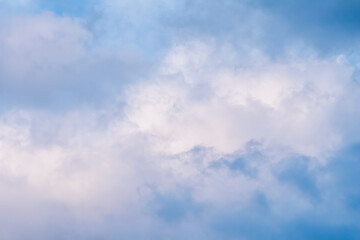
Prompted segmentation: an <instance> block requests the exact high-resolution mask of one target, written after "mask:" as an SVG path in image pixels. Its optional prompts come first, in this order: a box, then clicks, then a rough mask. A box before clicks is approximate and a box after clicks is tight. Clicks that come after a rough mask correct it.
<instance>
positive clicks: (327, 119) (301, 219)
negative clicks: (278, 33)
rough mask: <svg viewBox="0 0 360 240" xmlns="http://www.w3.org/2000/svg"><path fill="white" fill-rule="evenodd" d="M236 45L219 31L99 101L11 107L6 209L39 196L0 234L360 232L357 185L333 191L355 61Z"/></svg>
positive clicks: (3, 143)
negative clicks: (65, 106) (339, 114)
mask: <svg viewBox="0 0 360 240" xmlns="http://www.w3.org/2000/svg"><path fill="white" fill-rule="evenodd" d="M231 52H233V51H232V49H231V48H229V46H225V47H223V46H218V45H214V44H212V43H211V42H210V43H208V42H199V41H195V42H188V43H185V44H183V45H175V46H174V47H173V48H172V50H171V51H170V52H169V54H168V55H167V57H166V58H165V59H164V61H163V63H162V64H161V66H160V67H159V68H158V70H157V71H156V72H154V73H153V74H152V75H151V77H150V79H148V80H146V81H143V82H139V83H137V84H134V85H132V86H130V87H128V88H127V90H126V92H125V94H121V95H119V96H118V97H117V98H116V99H114V102H113V103H112V104H108V105H106V106H105V107H104V108H103V109H102V110H92V109H88V108H84V109H76V110H72V111H69V112H68V113H67V114H65V115H54V114H53V113H51V112H48V111H30V110H15V111H12V112H7V113H4V114H2V116H1V120H0V122H1V124H0V128H1V131H0V132H1V135H0V136H1V137H0V148H1V151H0V152H1V165H2V168H1V169H2V171H1V179H2V181H1V182H2V192H3V194H4V195H6V196H8V197H7V198H6V199H4V204H3V206H4V207H3V208H2V211H6V209H9V208H10V209H15V208H17V207H20V209H21V211H22V213H21V214H20V213H19V214H15V213H14V214H12V216H13V219H14V220H13V221H14V222H16V221H18V220H20V219H22V216H23V214H26V216H29V218H30V217H31V216H33V217H35V213H34V212H33V209H32V207H33V206H39V208H40V210H39V214H40V217H38V218H37V217H35V218H36V221H35V222H33V221H27V220H26V219H25V220H22V221H20V222H19V223H18V224H19V226H21V228H22V231H19V232H18V231H13V230H12V229H13V224H12V223H11V222H10V223H7V224H8V225H4V228H3V229H2V234H3V236H4V237H6V238H8V239H21V238H23V237H24V236H28V237H30V239H38V238H48V237H55V238H56V237H58V238H59V239H63V238H66V237H70V238H78V239H89V238H93V237H100V238H109V239H115V238H118V237H123V238H126V239H129V238H132V239H134V238H135V239H157V238H161V237H165V238H175V237H178V238H184V239H185V238H198V239H219V238H221V239H222V238H227V239H231V238H235V239H242V238H244V239H259V238H262V237H263V236H265V235H262V234H261V233H259V232H258V231H257V230H256V229H263V231H264V234H265V233H266V235H270V236H273V237H277V238H279V239H287V238H288V237H291V236H293V234H296V235H297V236H305V237H308V238H314V237H315V236H325V237H326V236H329V235H326V234H327V233H325V232H324V231H326V230H325V229H333V231H335V232H334V234H335V235H336V234H340V235H341V233H343V232H346V234H348V235H349V239H352V237H356V236H358V235H359V231H358V228H357V225H356V223H355V219H356V214H355V215H354V214H353V213H351V211H350V210H349V208H348V206H353V207H356V206H357V205H356V201H357V200H356V199H357V195H358V194H357V192H356V191H355V192H353V190H351V189H349V193H348V194H349V195H346V196H349V198H351V199H353V200H351V199H350V200H347V201H346V202H344V201H343V200H342V199H340V198H338V197H337V198H333V196H336V194H338V193H339V192H341V191H342V190H341V189H338V188H337V187H333V186H338V185H337V184H341V183H342V181H345V180H343V178H342V177H340V178H338V176H342V172H340V173H338V170H337V168H333V167H331V166H332V165H329V164H330V163H331V164H332V162H333V160H331V159H332V158H333V157H334V156H336V155H337V151H338V150H339V149H341V148H342V143H343V142H342V137H343V132H341V131H339V130H341V126H339V125H338V124H337V123H336V122H333V121H332V118H333V116H334V112H336V106H337V105H338V104H340V103H341V101H342V98H343V97H344V96H347V95H348V94H350V93H351V91H349V86H351V84H352V81H351V80H352V78H351V74H352V71H353V69H352V67H351V66H350V65H348V64H347V63H344V62H343V61H339V60H338V58H330V59H315V58H305V59H290V60H288V59H287V61H285V60H279V61H275V62H274V61H271V60H270V58H268V57H267V56H266V55H263V54H260V53H259V52H254V53H253V55H252V57H251V59H249V61H243V59H242V58H241V57H239V56H236V55H234V54H229V53H231ZM328 166H329V167H328ZM344 171H347V170H344ZM9 186H12V187H11V188H10V187H9ZM354 194H355V195H354ZM351 196H352V197H351ZM25 197H27V198H29V199H30V200H28V202H27V203H28V204H27V205H23V203H22V201H21V198H25ZM19 198H20V200H19ZM7 199H8V200H7ZM12 199H18V200H17V201H13V200H12ZM354 199H355V200H354ZM351 201H353V202H351ZM354 201H355V202H354ZM40 206H41V207H40ZM350 209H351V208H350ZM338 214H339V216H340V215H341V216H342V217H341V219H339V220H336V219H332V217H333V216H338ZM49 217H51V218H52V219H53V220H51V221H50V222H48V224H44V223H43V222H44V221H46V220H45V219H47V218H49ZM314 217H315V218H317V219H319V221H322V222H321V224H320V225H319V226H317V225H314V224H313V222H312V221H313V220H312V219H313V218H314ZM2 221H5V219H4V218H3V219H2ZM69 222H73V224H71V226H70V225H69ZM275 225H276V226H281V227H283V228H285V229H291V228H294V229H295V230H293V231H291V230H277V228H276V227H275ZM308 228H311V229H310V230H309V229H308ZM89 229H90V230H89ZM156 229H162V230H156ZM346 229H350V230H351V231H347V230H346ZM299 239H300V238H299ZM339 239H340V238H339Z"/></svg>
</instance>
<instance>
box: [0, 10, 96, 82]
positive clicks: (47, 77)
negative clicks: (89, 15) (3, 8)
mask: <svg viewBox="0 0 360 240" xmlns="http://www.w3.org/2000/svg"><path fill="white" fill-rule="evenodd" d="M1 24H2V28H1V31H0V48H1V52H2V54H1V58H0V63H1V73H2V75H3V78H4V79H5V81H6V80H8V81H11V82H12V83H13V84H14V82H16V81H19V82H20V83H24V82H25V83H26V82H31V83H33V84H35V83H39V82H40V83H42V84H44V83H46V82H49V81H53V78H54V76H53V75H54V74H57V73H58V72H59V71H63V69H64V68H69V67H70V66H71V65H72V64H74V63H75V62H77V61H79V60H80V59H81V58H82V57H83V56H84V54H85V52H84V50H85V49H84V48H85V43H86V41H89V40H90V37H91V36H90V34H89V33H88V32H87V31H86V30H85V29H84V28H83V26H82V25H81V23H80V22H79V20H76V19H71V18H65V17H56V16H54V15H53V14H52V13H50V12H46V13H42V14H40V15H32V16H30V15H29V16H17V17H8V18H5V20H4V19H3V21H2V23H1Z"/></svg>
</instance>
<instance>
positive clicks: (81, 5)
mask: <svg viewBox="0 0 360 240" xmlns="http://www.w3.org/2000/svg"><path fill="white" fill-rule="evenodd" d="M96 2H97V1H96V0H75V1H74V0H37V1H36V2H35V3H36V5H37V8H38V10H40V11H51V12H53V13H54V14H56V15H60V16H72V17H83V16H84V15H85V14H87V12H88V11H89V10H90V9H91V8H92V7H93V6H94V5H95V4H96Z"/></svg>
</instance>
